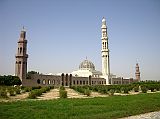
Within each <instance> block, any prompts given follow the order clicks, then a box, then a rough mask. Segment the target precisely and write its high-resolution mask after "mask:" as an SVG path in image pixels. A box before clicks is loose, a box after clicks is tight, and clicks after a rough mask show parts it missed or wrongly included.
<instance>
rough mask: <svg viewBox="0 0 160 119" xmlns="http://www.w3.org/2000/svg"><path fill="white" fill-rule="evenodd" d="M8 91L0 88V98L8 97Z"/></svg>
mask: <svg viewBox="0 0 160 119" xmlns="http://www.w3.org/2000/svg"><path fill="white" fill-rule="evenodd" d="M7 97H8V96H7V92H6V91H5V90H0V98H7Z"/></svg>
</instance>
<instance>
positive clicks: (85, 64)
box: [79, 59, 95, 70]
mask: <svg viewBox="0 0 160 119" xmlns="http://www.w3.org/2000/svg"><path fill="white" fill-rule="evenodd" d="M79 69H80V70H95V66H94V64H93V63H92V62H91V61H89V60H87V59H86V60H84V61H83V62H81V63H80V65H79Z"/></svg>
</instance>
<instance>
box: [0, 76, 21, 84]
mask: <svg viewBox="0 0 160 119" xmlns="http://www.w3.org/2000/svg"><path fill="white" fill-rule="evenodd" d="M21 84H22V82H21V80H20V79H19V77H18V76H11V75H8V76H5V75H4V76H0V85H5V86H13V85H21Z"/></svg>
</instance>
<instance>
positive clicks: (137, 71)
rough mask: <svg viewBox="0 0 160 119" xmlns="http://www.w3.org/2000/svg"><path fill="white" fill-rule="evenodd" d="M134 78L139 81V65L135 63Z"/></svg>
mask: <svg viewBox="0 0 160 119" xmlns="http://www.w3.org/2000/svg"><path fill="white" fill-rule="evenodd" d="M135 76H136V80H138V81H140V71H139V65H138V63H136V72H135Z"/></svg>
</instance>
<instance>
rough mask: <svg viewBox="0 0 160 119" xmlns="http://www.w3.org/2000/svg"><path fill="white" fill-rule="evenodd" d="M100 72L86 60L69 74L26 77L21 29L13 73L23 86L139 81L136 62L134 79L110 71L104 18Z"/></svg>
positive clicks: (107, 83) (105, 83)
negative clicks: (117, 75) (118, 75)
mask: <svg viewBox="0 0 160 119" xmlns="http://www.w3.org/2000/svg"><path fill="white" fill-rule="evenodd" d="M101 31H102V37H101V41H102V49H101V55H102V72H100V71H97V70H96V69H95V65H94V64H93V63H92V62H91V61H89V60H87V58H86V59H85V60H84V61H83V62H81V63H80V65H79V69H78V70H76V71H73V72H72V73H71V74H65V73H61V75H52V74H51V73H50V74H48V75H43V74H39V73H38V74H31V75H30V77H28V78H27V58H28V55H27V40H26V31H25V30H24V28H23V29H22V31H21V34H20V39H19V41H18V49H17V54H16V56H15V57H16V63H15V74H16V76H18V77H19V78H20V79H21V81H22V85H23V86H61V85H63V86H71V85H110V84H130V83H132V82H137V81H140V71H139V65H138V63H137V64H136V73H135V75H136V79H133V78H129V79H124V78H122V77H118V78H117V77H116V75H113V74H111V73H110V61H109V48H108V35H107V25H106V20H105V18H103V19H102V26H101Z"/></svg>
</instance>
